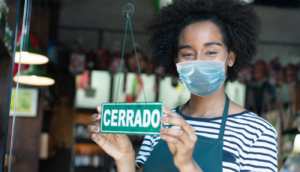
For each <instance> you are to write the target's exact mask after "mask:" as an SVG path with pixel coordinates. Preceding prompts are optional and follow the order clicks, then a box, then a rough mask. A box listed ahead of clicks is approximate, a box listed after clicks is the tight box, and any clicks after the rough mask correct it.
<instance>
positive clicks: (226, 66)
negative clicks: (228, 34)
mask: <svg viewBox="0 0 300 172" xmlns="http://www.w3.org/2000/svg"><path fill="white" fill-rule="evenodd" d="M228 55H229V53H228V52H227V55H226V58H225V61H224V68H225V64H226V67H227V63H226V60H227V58H228ZM227 69H228V68H227ZM224 72H225V71H224ZM227 72H228V71H227ZM227 72H226V76H225V81H226V79H227Z"/></svg>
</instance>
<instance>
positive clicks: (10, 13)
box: [0, 0, 19, 171]
mask: <svg viewBox="0 0 300 172" xmlns="http://www.w3.org/2000/svg"><path fill="white" fill-rule="evenodd" d="M18 12H19V11H18V1H17V0H4V1H1V2H0V83H1V84H0V162H1V163H0V170H1V171H2V170H3V169H5V168H7V167H8V158H9V156H8V154H7V153H6V151H5V149H6V147H9V146H7V144H6V143H7V129H8V122H9V116H8V115H9V110H10V109H9V107H10V96H11V94H10V93H11V85H12V75H13V73H14V62H13V59H14V51H15V38H16V37H15V31H16V30H15V29H16V27H17V26H18V25H16V24H17V20H18V18H17V16H18Z"/></svg>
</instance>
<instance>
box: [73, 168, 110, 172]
mask: <svg viewBox="0 0 300 172" xmlns="http://www.w3.org/2000/svg"><path fill="white" fill-rule="evenodd" d="M75 172H105V168H93V167H75Z"/></svg>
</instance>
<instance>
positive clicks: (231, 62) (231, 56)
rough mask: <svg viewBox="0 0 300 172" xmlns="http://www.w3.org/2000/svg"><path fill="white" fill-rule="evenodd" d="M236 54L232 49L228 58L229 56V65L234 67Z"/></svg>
mask: <svg viewBox="0 0 300 172" xmlns="http://www.w3.org/2000/svg"><path fill="white" fill-rule="evenodd" d="M235 58H236V56H235V54H234V52H233V51H230V53H229V54H228V58H227V65H228V67H232V66H233V65H234V62H235Z"/></svg>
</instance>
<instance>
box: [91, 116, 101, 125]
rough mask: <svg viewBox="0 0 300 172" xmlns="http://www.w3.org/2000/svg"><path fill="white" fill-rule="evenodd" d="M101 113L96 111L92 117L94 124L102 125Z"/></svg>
mask: <svg viewBox="0 0 300 172" xmlns="http://www.w3.org/2000/svg"><path fill="white" fill-rule="evenodd" d="M100 119H101V114H97V113H95V114H94V115H92V116H91V117H90V121H91V123H92V124H94V125H97V126H99V125H100Z"/></svg>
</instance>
